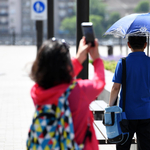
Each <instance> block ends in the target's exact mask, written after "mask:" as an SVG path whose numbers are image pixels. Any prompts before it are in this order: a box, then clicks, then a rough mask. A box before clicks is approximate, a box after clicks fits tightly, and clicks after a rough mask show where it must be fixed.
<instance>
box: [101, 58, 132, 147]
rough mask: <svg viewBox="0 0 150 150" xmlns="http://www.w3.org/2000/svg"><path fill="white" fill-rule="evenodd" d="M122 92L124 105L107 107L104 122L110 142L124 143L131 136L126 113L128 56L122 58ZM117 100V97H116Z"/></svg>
mask: <svg viewBox="0 0 150 150" xmlns="http://www.w3.org/2000/svg"><path fill="white" fill-rule="evenodd" d="M122 65H123V69H122V94H123V106H122V108H121V107H119V106H111V107H107V108H105V112H104V118H103V124H104V125H105V126H106V134H107V137H108V141H109V142H110V143H116V144H120V145H123V144H125V143H126V141H127V140H128V138H129V128H128V120H127V118H126V114H125V101H126V58H122ZM116 102H117V99H116Z"/></svg>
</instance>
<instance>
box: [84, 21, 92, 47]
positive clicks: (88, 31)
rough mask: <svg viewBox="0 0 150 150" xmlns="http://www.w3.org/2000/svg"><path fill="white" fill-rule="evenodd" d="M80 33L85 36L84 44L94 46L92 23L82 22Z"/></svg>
mask: <svg viewBox="0 0 150 150" xmlns="http://www.w3.org/2000/svg"><path fill="white" fill-rule="evenodd" d="M81 28H82V33H83V36H85V39H86V43H91V44H92V46H95V42H94V41H95V35H94V30H93V23H92V22H82V23H81Z"/></svg>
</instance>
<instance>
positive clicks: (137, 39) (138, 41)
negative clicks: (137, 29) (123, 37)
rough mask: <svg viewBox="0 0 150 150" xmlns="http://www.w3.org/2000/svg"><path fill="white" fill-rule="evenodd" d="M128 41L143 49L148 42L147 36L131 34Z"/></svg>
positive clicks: (134, 47)
mask: <svg viewBox="0 0 150 150" xmlns="http://www.w3.org/2000/svg"><path fill="white" fill-rule="evenodd" d="M128 42H129V43H130V45H131V47H132V48H133V49H143V48H144V44H145V43H146V36H129V37H128Z"/></svg>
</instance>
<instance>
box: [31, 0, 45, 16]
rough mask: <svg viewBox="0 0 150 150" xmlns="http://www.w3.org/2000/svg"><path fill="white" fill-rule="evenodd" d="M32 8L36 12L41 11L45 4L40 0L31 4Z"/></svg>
mask: <svg viewBox="0 0 150 150" xmlns="http://www.w3.org/2000/svg"><path fill="white" fill-rule="evenodd" d="M33 9H34V11H35V12H36V13H42V12H43V11H44V10H45V5H44V3H43V2H41V1H37V2H35V3H34V5H33Z"/></svg>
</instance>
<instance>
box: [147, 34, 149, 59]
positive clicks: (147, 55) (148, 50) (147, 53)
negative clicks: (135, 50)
mask: <svg viewBox="0 0 150 150" xmlns="http://www.w3.org/2000/svg"><path fill="white" fill-rule="evenodd" d="M147 56H149V35H148V37H147Z"/></svg>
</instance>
